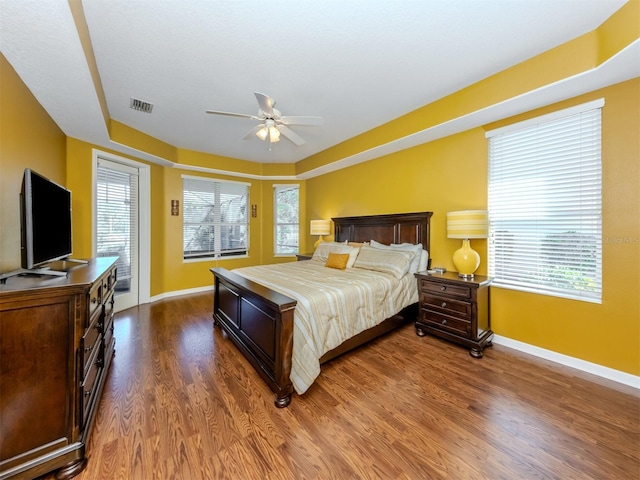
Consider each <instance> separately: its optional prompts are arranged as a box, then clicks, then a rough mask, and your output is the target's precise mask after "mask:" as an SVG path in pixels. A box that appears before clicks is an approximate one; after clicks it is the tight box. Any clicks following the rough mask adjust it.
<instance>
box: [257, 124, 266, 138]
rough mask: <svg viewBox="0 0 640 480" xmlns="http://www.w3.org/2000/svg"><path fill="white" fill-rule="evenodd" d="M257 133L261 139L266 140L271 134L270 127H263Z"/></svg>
mask: <svg viewBox="0 0 640 480" xmlns="http://www.w3.org/2000/svg"><path fill="white" fill-rule="evenodd" d="M256 135H257V136H258V138H259V139H260V140H266V139H267V135H269V129H268V128H267V127H262V128H261V129H260V130H258V131H257V132H256Z"/></svg>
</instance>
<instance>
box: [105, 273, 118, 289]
mask: <svg viewBox="0 0 640 480" xmlns="http://www.w3.org/2000/svg"><path fill="white" fill-rule="evenodd" d="M116 281H117V274H116V269H115V268H112V269H111V271H109V274H108V276H107V280H106V282H105V283H106V285H107V290H108V291H109V292H111V291H113V290H114V289H115V288H116Z"/></svg>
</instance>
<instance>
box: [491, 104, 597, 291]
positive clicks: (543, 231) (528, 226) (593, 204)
mask: <svg viewBox="0 0 640 480" xmlns="http://www.w3.org/2000/svg"><path fill="white" fill-rule="evenodd" d="M603 104H604V102H603V101H602V100H599V101H597V102H591V103H590V104H586V105H581V106H579V107H574V108H572V109H570V110H568V111H566V110H565V111H562V112H556V113H555V114H552V115H551V116H544V117H539V118H537V119H533V120H529V121H527V122H524V123H521V124H517V125H512V126H510V127H506V128H504V129H499V130H494V131H492V132H488V133H487V137H488V138H489V217H490V218H489V220H490V229H489V230H490V241H489V273H490V275H491V276H492V277H494V285H497V286H502V287H507V288H515V289H519V290H525V291H532V292H536V293H543V294H548V295H556V296H562V297H566V298H573V299H581V300H588V301H593V302H600V301H601V298H602V208H601V203H602V193H601V190H602V180H601V179H602V166H601V107H602V105H603Z"/></svg>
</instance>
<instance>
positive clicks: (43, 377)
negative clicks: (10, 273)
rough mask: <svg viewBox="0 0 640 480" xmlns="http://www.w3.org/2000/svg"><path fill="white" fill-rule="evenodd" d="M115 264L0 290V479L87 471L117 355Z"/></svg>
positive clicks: (24, 279)
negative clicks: (91, 440) (105, 388)
mask: <svg viewBox="0 0 640 480" xmlns="http://www.w3.org/2000/svg"><path fill="white" fill-rule="evenodd" d="M116 260H117V258H116V257H105V258H96V259H92V260H90V261H89V263H88V264H87V265H78V264H77V263H75V264H73V267H70V268H69V270H68V274H67V276H66V277H53V276H51V277H50V276H20V277H11V278H9V279H7V281H6V283H5V284H0V480H4V479H8V478H16V479H18V478H20V479H22V478H24V479H32V478H35V477H37V476H40V475H43V474H45V473H48V472H51V471H54V470H57V472H56V475H57V478H71V477H73V476H74V475H76V474H78V473H79V472H80V471H82V469H83V468H84V467H85V465H86V461H87V460H86V445H87V443H88V437H89V434H90V432H91V426H92V420H93V418H94V416H95V413H96V411H97V407H98V403H99V399H100V394H101V392H102V387H103V386H104V383H105V378H106V374H107V371H108V369H109V366H110V364H111V360H112V358H113V355H114V352H115V337H114V335H113V304H114V300H113V298H114V297H113V295H114V288H115V283H116V267H115V263H116ZM70 264H71V262H69V265H70ZM65 266H66V265H65V263H64V262H59V263H58V267H59V268H62V269H64V268H65Z"/></svg>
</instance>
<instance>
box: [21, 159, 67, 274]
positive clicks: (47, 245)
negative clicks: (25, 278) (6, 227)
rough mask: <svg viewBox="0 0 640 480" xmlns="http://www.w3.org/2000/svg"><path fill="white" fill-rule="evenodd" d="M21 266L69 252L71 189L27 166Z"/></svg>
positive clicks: (42, 262) (43, 262)
mask: <svg viewBox="0 0 640 480" xmlns="http://www.w3.org/2000/svg"><path fill="white" fill-rule="evenodd" d="M20 196H21V227H22V268H25V269H28V270H31V269H34V268H37V267H41V266H44V265H46V264H47V263H50V262H53V261H56V260H62V259H66V258H67V257H69V256H70V255H71V252H72V250H71V192H70V191H69V190H67V189H66V188H64V187H62V186H60V185H58V184H57V183H55V182H53V181H51V180H49V179H48V178H46V177H43V176H42V175H40V174H38V173H36V172H34V171H33V170H31V169H29V168H27V169H25V171H24V178H23V181H22V192H21V195H20Z"/></svg>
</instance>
